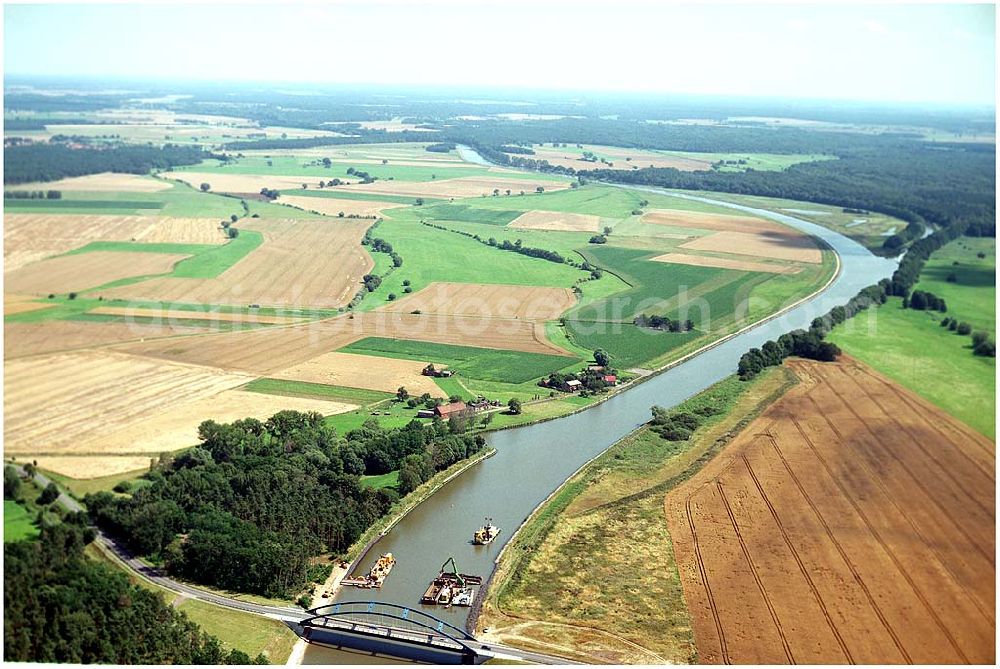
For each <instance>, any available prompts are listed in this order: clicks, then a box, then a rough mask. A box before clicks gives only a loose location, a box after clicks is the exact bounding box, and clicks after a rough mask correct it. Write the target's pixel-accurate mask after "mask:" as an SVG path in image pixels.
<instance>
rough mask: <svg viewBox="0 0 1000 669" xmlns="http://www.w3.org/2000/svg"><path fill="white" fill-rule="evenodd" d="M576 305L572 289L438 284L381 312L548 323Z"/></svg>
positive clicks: (432, 284)
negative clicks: (518, 319)
mask: <svg viewBox="0 0 1000 669" xmlns="http://www.w3.org/2000/svg"><path fill="white" fill-rule="evenodd" d="M575 303H576V297H575V296H574V295H573V291H572V290H570V289H569V288H540V287H534V286H506V285H499V284H483V283H446V282H442V281H435V282H433V283H431V284H429V285H428V286H427V287H426V288H422V289H421V290H418V291H417V292H416V293H413V294H412V295H409V296H407V297H405V298H403V299H402V300H397V301H396V302H390V303H389V304H388V305H386V306H384V307H381V308H380V310H381V311H395V312H400V313H411V312H412V311H414V310H419V311H420V312H421V315H426V314H450V315H453V316H477V317H479V318H521V319H525V320H533V321H546V320H552V319H555V318H558V317H559V316H560V315H562V314H563V313H564V312H565V311H566V310H567V309H569V308H570V307H572V306H573V305H574V304H575Z"/></svg>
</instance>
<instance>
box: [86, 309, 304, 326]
mask: <svg viewBox="0 0 1000 669" xmlns="http://www.w3.org/2000/svg"><path fill="white" fill-rule="evenodd" d="M87 313H89V314H102V315H107V316H125V317H126V318H155V319H156V320H157V321H158V322H159V323H162V324H166V325H170V324H172V323H176V322H178V321H205V322H206V324H210V323H247V324H253V325H256V324H266V325H288V324H290V323H300V322H301V321H302V319H301V318H299V317H295V316H267V315H261V314H254V313H249V314H242V313H236V314H230V313H224V312H221V311H208V310H206V311H190V310H185V309H155V308H140V307H97V308H96V309H91V310H90V311H88V312H87ZM185 325H187V323H185Z"/></svg>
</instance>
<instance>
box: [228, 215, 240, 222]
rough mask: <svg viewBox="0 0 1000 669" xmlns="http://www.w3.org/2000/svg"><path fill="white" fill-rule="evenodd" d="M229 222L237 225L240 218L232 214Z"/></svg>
mask: <svg viewBox="0 0 1000 669" xmlns="http://www.w3.org/2000/svg"><path fill="white" fill-rule="evenodd" d="M229 220H230V221H232V222H233V223H235V222H236V221H238V220H240V217H239V216H237V215H236V214H232V215H230V217H229Z"/></svg>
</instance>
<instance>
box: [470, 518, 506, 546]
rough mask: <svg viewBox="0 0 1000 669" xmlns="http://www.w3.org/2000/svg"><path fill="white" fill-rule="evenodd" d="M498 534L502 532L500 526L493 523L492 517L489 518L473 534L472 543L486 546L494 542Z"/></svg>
mask: <svg viewBox="0 0 1000 669" xmlns="http://www.w3.org/2000/svg"><path fill="white" fill-rule="evenodd" d="M498 534H500V528H499V527H497V526H496V525H494V524H493V519H492V518H487V519H486V523H485V524H484V525H483V526H482V527H480V528H479V529H478V530H476V533H475V534H473V535H472V543H474V544H475V545H477V546H485V545H486V544H489V543H492V542H493V540H494V539H496V538H497V535H498Z"/></svg>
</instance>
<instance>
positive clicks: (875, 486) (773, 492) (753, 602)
mask: <svg viewBox="0 0 1000 669" xmlns="http://www.w3.org/2000/svg"><path fill="white" fill-rule="evenodd" d="M788 364H790V365H791V367H792V369H793V370H794V371H795V372H796V374H797V375H798V376H799V377H800V378H801V379H802V383H801V384H800V385H798V386H797V387H795V388H793V389H792V390H791V391H790V392H789V393H787V394H786V395H785V396H784V397H783V398H782V399H780V400H779V401H778V402H776V403H775V404H773V405H772V406H771V407H770V408H769V409H767V410H766V411H765V412H764V413H763V414H762V415H761V416H760V418H758V419H757V420H756V421H755V422H754V423H752V424H751V425H750V426H748V427H747V428H746V429H745V430H744V431H743V432H742V433H741V434H740V435H739V436H738V437H737V438H736V439H735V440H734V441H733V442H732V443H731V444H730V445H729V446H728V447H727V448H726V449H725V451H723V453H722V454H720V455H719V456H717V457H716V458H715V459H714V460H713V461H711V462H710V463H709V464H708V465H707V466H706V467H705V468H704V469H702V470H701V471H700V472H699V473H698V474H696V475H695V476H694V477H693V478H692V479H690V480H689V481H688V482H687V483H685V484H683V485H682V486H680V487H678V488H677V489H675V490H674V491H672V492H671V493H670V494H668V495H667V497H666V501H665V511H666V514H667V519H668V525H669V528H670V533H671V536H672V538H673V541H674V551H675V554H676V558H677V564H678V569H679V572H680V575H681V581H682V583H683V586H684V592H685V599H686V601H687V603H688V607H689V609H690V613H691V616H692V618H693V623H694V631H695V639H696V642H697V646H698V652H699V660H700V661H701V662H704V663H721V662H731V663H751V664H754V663H760V664H771V663H774V664H784V663H792V662H796V663H811V664H840V663H851V662H853V663H860V664H894V663H915V664H935V663H973V664H993V661H994V659H995V648H994V641H995V617H994V615H995V611H994V596H995V580H994V576H995V566H994V565H995V555H994V547H995V501H996V500H995V489H996V484H995V457H996V450H995V445H994V444H993V443H992V442H990V441H989V440H987V439H986V438H984V437H983V436H982V435H979V434H978V433H975V432H974V431H972V430H971V429H969V428H968V427H966V426H965V425H963V424H961V423H959V422H957V421H956V420H955V419H954V418H951V417H950V416H948V415H947V414H945V413H943V412H942V411H941V410H939V409H937V408H936V407H934V406H933V405H931V404H929V403H928V402H926V401H924V400H922V399H921V398H919V397H917V396H916V395H914V394H912V393H910V392H909V391H907V390H905V389H903V388H902V387H900V386H898V385H896V384H894V383H893V382H891V381H889V380H887V379H885V378H884V377H882V376H880V375H879V374H876V373H875V372H873V371H872V370H871V369H869V368H867V367H864V366H863V365H861V364H860V363H858V362H856V361H854V360H851V359H850V358H847V357H846V356H845V357H844V358H843V359H842V361H841V362H839V363H824V364H821V363H815V362H808V361H789V363H788Z"/></svg>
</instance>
